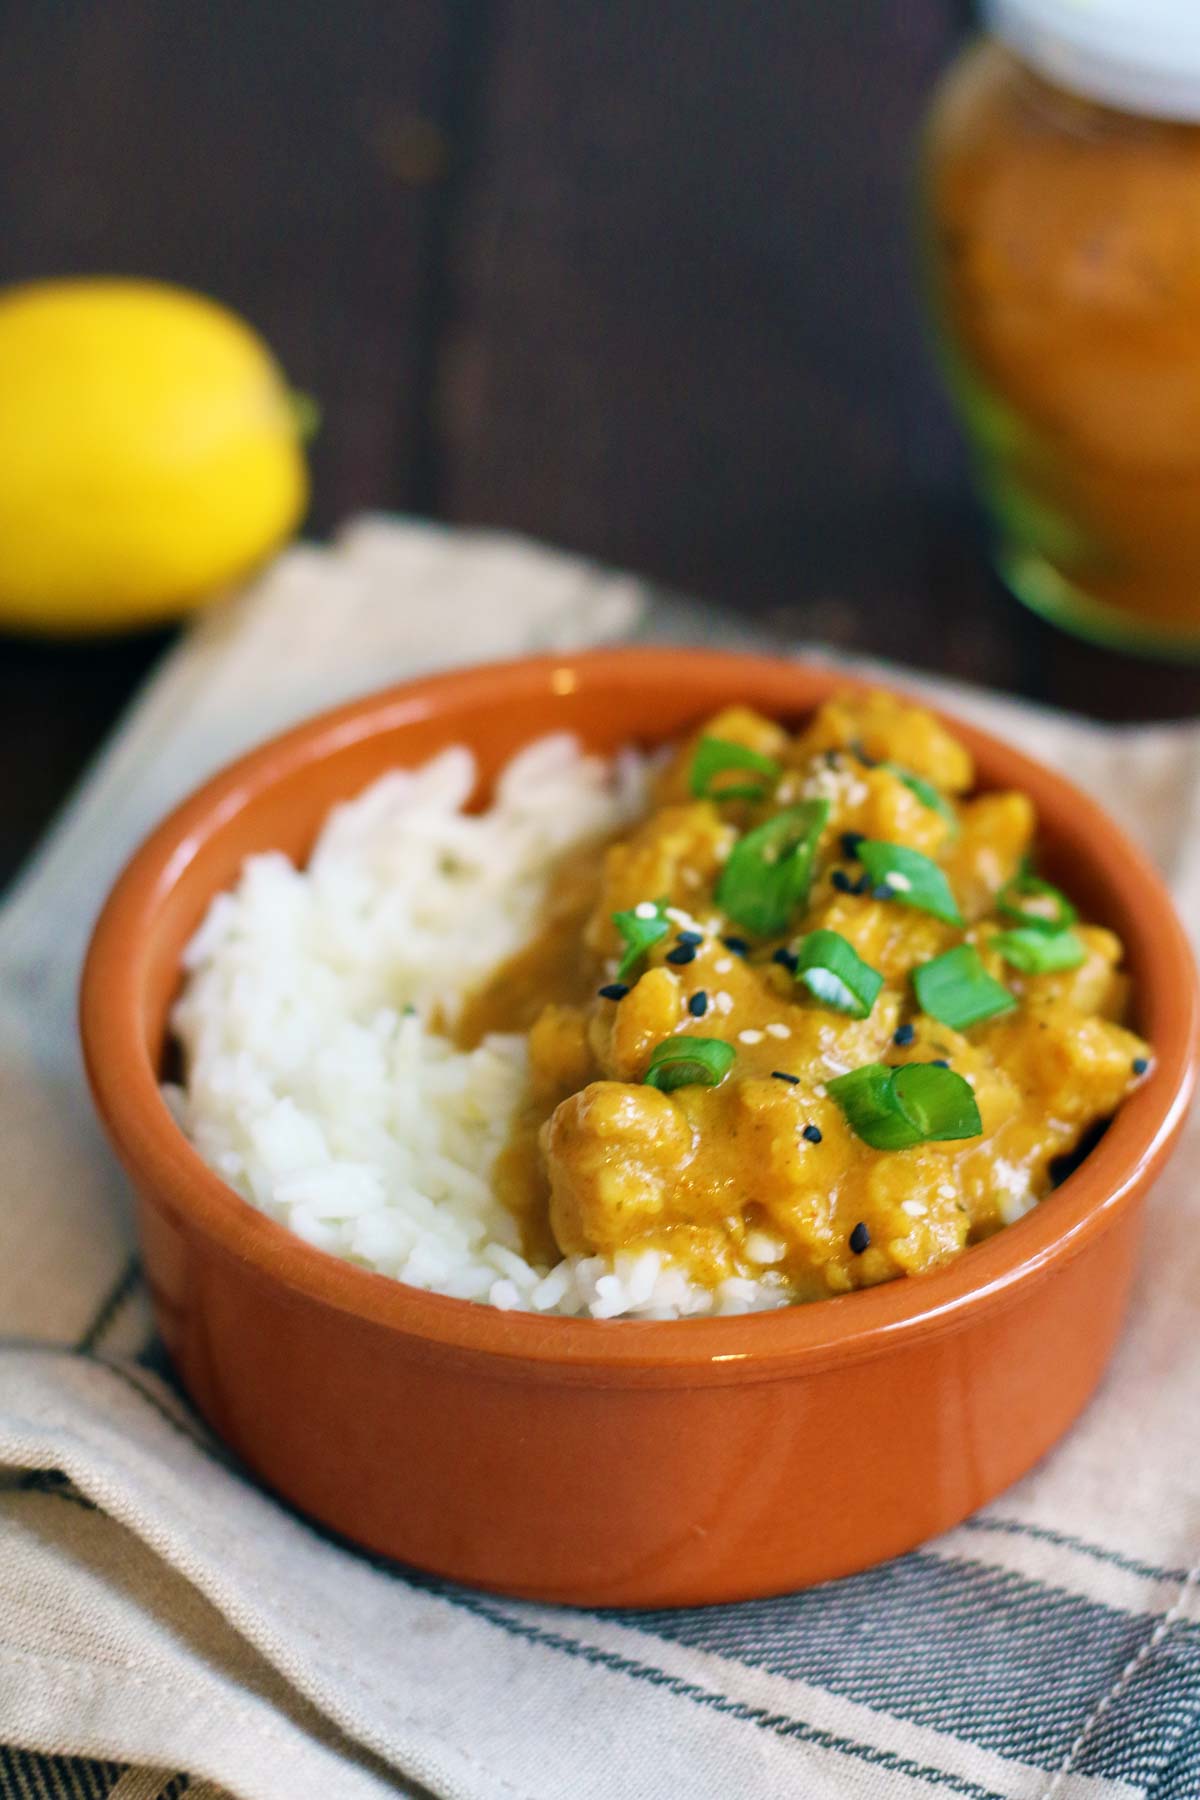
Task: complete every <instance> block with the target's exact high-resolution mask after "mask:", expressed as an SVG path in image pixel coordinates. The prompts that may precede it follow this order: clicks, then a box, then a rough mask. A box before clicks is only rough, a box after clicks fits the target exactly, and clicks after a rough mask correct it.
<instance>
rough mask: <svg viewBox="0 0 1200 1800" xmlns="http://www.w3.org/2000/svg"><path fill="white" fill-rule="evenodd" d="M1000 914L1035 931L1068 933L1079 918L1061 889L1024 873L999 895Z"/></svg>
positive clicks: (997, 905) (1005, 886) (1016, 877)
mask: <svg viewBox="0 0 1200 1800" xmlns="http://www.w3.org/2000/svg"><path fill="white" fill-rule="evenodd" d="M996 911H997V912H998V913H1003V914H1004V917H1005V918H1006V919H1015V920H1016V921H1017V924H1018V925H1027V926H1028V927H1029V928H1030V930H1031V931H1065V930H1066V929H1067V926H1068V925H1074V923H1075V921H1076V919H1077V918H1078V917H1079V914H1078V913H1077V912H1076V910H1075V908H1074V907H1073V906H1072V905H1071V902H1070V901H1069V900H1068V899H1067V896H1066V895H1065V894H1064V893H1063V892H1062V891H1061V889H1059V888H1056V887H1053V886H1051V884H1050V882H1048V881H1043V880H1042V878H1041V876H1040V875H1033V874H1031V873H1030V871H1029V870H1028V869H1022V870H1021V871H1020V872H1019V873H1018V874H1016V875H1014V876H1013V878H1012V880H1011V881H1007V882H1005V884H1004V886H1003V887H1002V888H1001V889H1000V892H999V893H998V894H997V895H996Z"/></svg>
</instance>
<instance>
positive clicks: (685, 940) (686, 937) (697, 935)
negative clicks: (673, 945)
mask: <svg viewBox="0 0 1200 1800" xmlns="http://www.w3.org/2000/svg"><path fill="white" fill-rule="evenodd" d="M675 936H676V938H677V939H678V941H679V942H680V943H681V944H702V943H703V942H704V933H703V932H702V931H677V932H676V933H675Z"/></svg>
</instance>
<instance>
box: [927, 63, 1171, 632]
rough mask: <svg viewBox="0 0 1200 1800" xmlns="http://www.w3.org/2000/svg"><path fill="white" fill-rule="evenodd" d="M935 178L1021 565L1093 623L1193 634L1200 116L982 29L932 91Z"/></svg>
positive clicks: (954, 299) (1005, 530)
mask: <svg viewBox="0 0 1200 1800" xmlns="http://www.w3.org/2000/svg"><path fill="white" fill-rule="evenodd" d="M923 197H924V233H925V245H926V254H927V269H928V274H929V278H930V284H931V290H932V299H933V304H934V309H935V315H936V318H937V322H938V328H939V338H940V347H941V350H942V353H943V358H944V364H945V367H946V370H947V374H948V378H949V381H950V385H951V389H952V391H953V393H954V396H955V398H956V400H957V402H958V404H959V407H960V409H961V413H962V417H963V420H964V423H965V426H966V429H967V434H968V438H969V443H970V448H971V453H972V458H973V463H974V469H975V475H976V479H977V482H978V485H979V488H980V490H981V493H982V496H983V498H984V501H985V504H986V507H987V509H988V512H989V514H990V516H991V519H992V522H993V525H994V528H995V532H996V557H997V562H998V565H999V568H1000V571H1001V573H1002V575H1003V576H1004V578H1005V579H1006V581H1007V582H1008V585H1009V586H1010V587H1011V588H1012V589H1013V590H1014V591H1015V592H1016V593H1017V594H1018V595H1019V596H1020V598H1022V599H1023V600H1025V601H1026V602H1027V603H1028V604H1029V605H1031V606H1033V607H1034V608H1035V609H1036V610H1038V611H1039V612H1042V613H1045V614H1048V615H1050V616H1052V617H1054V618H1055V619H1057V620H1058V621H1059V622H1060V623H1063V624H1065V625H1067V626H1068V627H1069V628H1071V629H1074V630H1076V631H1078V632H1080V633H1082V634H1083V635H1086V636H1091V637H1095V638H1100V639H1102V640H1108V641H1114V642H1118V643H1125V644H1127V645H1131V646H1134V647H1144V648H1150V649H1159V650H1162V649H1167V650H1169V651H1171V650H1173V651H1175V652H1181V653H1184V654H1200V124H1197V123H1187V122H1176V121H1175V120H1173V119H1164V118H1159V117H1151V116H1144V115H1142V114H1139V113H1135V112H1126V111H1123V110H1119V109H1118V108H1117V107H1115V106H1113V105H1109V104H1104V103H1102V102H1101V101H1098V100H1095V99H1089V98H1085V97H1082V96H1080V95H1078V94H1075V93H1071V92H1068V91H1067V90H1066V89H1065V88H1063V87H1060V86H1057V85H1055V84H1053V83H1052V82H1050V81H1048V80H1046V79H1043V78H1042V76H1040V75H1039V74H1038V73H1036V72H1035V71H1034V70H1033V69H1032V68H1031V67H1029V66H1028V65H1027V64H1026V63H1025V62H1023V61H1021V60H1020V59H1019V58H1018V57H1017V56H1016V55H1014V54H1012V53H1011V52H1010V51H1009V50H1008V49H1006V48H1005V47H1004V46H1002V45H1001V44H1000V43H998V42H996V41H993V40H990V39H983V40H981V41H980V42H978V43H976V44H974V45H972V46H971V47H970V48H969V49H968V50H967V51H966V52H965V54H964V55H963V56H961V57H960V58H959V60H958V62H957V63H956V64H955V65H954V66H953V67H952V68H951V70H950V71H949V73H948V75H947V76H946V77H945V79H944V80H943V83H942V86H941V88H940V90H939V92H938V94H937V96H936V97H935V101H934V104H933V108H932V111H931V114H930V118H929V122H928V128H927V132H926V138H925V145H924V157H923Z"/></svg>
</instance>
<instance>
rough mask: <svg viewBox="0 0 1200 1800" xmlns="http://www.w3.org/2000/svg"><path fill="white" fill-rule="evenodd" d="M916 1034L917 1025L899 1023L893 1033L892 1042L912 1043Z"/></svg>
mask: <svg viewBox="0 0 1200 1800" xmlns="http://www.w3.org/2000/svg"><path fill="white" fill-rule="evenodd" d="M916 1035H917V1029H916V1026H915V1025H897V1027H896V1029H895V1031H894V1032H893V1033H892V1042H893V1044H900V1045H902V1046H903V1045H904V1044H911V1043H912V1041H913V1039H914V1038H915V1037H916Z"/></svg>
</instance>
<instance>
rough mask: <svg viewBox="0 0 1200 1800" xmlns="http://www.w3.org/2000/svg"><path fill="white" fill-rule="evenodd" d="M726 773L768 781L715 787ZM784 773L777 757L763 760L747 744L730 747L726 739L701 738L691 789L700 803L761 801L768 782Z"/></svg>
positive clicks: (735, 783)
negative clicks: (750, 773) (738, 771)
mask: <svg viewBox="0 0 1200 1800" xmlns="http://www.w3.org/2000/svg"><path fill="white" fill-rule="evenodd" d="M727 769H750V770H752V771H753V772H754V773H755V774H757V775H765V776H766V777H767V781H754V782H750V781H747V782H733V783H729V782H726V783H723V784H722V786H720V787H714V785H713V783H714V781H715V779H716V777H717V776H718V775H723V774H724V773H725V772H726V770H727ZM782 773H783V771H782V769H781V767H780V765H779V764H778V763H777V762H776V761H775V759H774V757H771V756H763V755H762V753H761V751H758V750H751V749H749V748H748V747H747V746H746V745H745V744H731V743H729V742H728V740H727V739H725V738H718V737H702V738H701V739H700V742H699V743H698V744H697V745H696V754H695V756H694V757H693V758H692V770H691V777H690V782H691V789H692V793H693V794H694V795H695V797H696V799H697V800H761V799H762V798H763V796H764V794H765V793H766V791H767V782H768V781H777V780H778V779H779V776H780V775H781V774H782Z"/></svg>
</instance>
